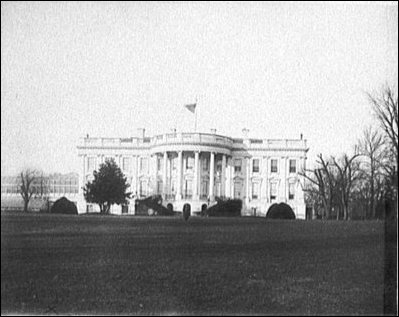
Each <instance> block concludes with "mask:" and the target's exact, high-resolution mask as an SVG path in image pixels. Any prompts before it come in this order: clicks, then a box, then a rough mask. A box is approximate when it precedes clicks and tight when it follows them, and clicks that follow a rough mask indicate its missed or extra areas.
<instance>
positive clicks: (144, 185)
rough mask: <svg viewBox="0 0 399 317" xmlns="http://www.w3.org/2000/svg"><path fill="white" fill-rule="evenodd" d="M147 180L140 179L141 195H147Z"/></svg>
mask: <svg viewBox="0 0 399 317" xmlns="http://www.w3.org/2000/svg"><path fill="white" fill-rule="evenodd" d="M146 185H147V184H146V182H145V181H140V189H139V192H140V196H145V195H146V194H147V186H146Z"/></svg>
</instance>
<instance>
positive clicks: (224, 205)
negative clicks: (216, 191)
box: [204, 199, 242, 217]
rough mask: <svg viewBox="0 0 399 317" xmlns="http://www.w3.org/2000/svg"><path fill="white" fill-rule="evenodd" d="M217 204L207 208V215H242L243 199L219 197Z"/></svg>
mask: <svg viewBox="0 0 399 317" xmlns="http://www.w3.org/2000/svg"><path fill="white" fill-rule="evenodd" d="M216 201H217V203H216V205H213V206H212V207H210V208H208V209H206V210H205V212H204V213H205V215H206V216H209V217H240V216H241V208H242V201H241V199H227V200H223V199H217V200H216Z"/></svg>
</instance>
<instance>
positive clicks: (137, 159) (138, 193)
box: [135, 155, 140, 196]
mask: <svg viewBox="0 0 399 317" xmlns="http://www.w3.org/2000/svg"><path fill="white" fill-rule="evenodd" d="M135 163H136V193H137V196H140V156H139V155H137V156H136V162H135Z"/></svg>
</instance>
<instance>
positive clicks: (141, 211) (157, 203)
mask: <svg viewBox="0 0 399 317" xmlns="http://www.w3.org/2000/svg"><path fill="white" fill-rule="evenodd" d="M150 209H152V210H153V211H154V214H155V215H159V216H172V215H173V210H170V209H168V208H166V207H164V206H163V205H162V197H161V196H160V195H153V196H149V197H146V198H144V199H138V200H136V215H149V210H150Z"/></svg>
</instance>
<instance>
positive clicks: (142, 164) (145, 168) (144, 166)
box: [140, 157, 148, 173]
mask: <svg viewBox="0 0 399 317" xmlns="http://www.w3.org/2000/svg"><path fill="white" fill-rule="evenodd" d="M140 171H141V172H142V173H147V171H148V159H147V158H146V157H142V158H141V159H140Z"/></svg>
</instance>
